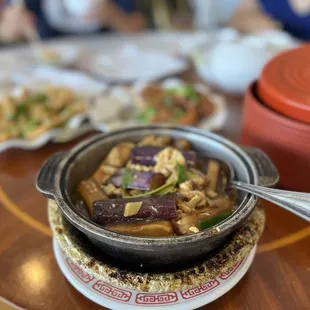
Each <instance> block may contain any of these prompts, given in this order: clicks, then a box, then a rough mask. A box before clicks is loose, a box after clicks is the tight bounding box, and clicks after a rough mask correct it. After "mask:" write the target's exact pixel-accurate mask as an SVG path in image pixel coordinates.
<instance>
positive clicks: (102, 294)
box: [53, 238, 256, 310]
mask: <svg viewBox="0 0 310 310" xmlns="http://www.w3.org/2000/svg"><path fill="white" fill-rule="evenodd" d="M53 247H54V253H55V257H56V261H57V263H58V265H59V267H60V269H61V271H62V273H63V274H64V276H65V277H66V278H67V280H68V281H69V282H70V283H71V285H72V286H73V287H74V288H76V289H77V290H78V291H79V292H80V293H81V294H82V295H84V296H85V297H87V298H88V299H90V300H92V301H93V302H95V303H97V304H99V305H101V306H104V307H108V308H110V309H115V310H117V309H158V308H159V307H160V308H165V309H178V310H182V309H196V308H198V307H201V306H203V305H206V304H209V303H211V302H212V301H214V300H216V299H217V298H219V297H221V296H222V295H224V294H225V293H227V292H228V291H229V290H231V289H232V288H233V287H234V286H235V285H236V284H237V283H238V282H239V281H240V280H241V279H242V278H243V276H244V275H245V274H246V272H247V271H248V269H249V268H250V266H251V264H252V262H253V259H254V256H255V252H256V246H255V247H254V248H253V249H252V250H251V252H250V253H249V255H248V256H246V257H245V258H244V259H243V260H242V261H240V262H239V263H237V264H236V265H234V266H232V267H231V268H229V269H228V270H227V271H226V272H224V273H222V274H221V275H219V276H218V277H216V278H214V279H213V280H210V281H208V282H207V283H205V284H203V285H201V286H197V287H194V288H191V289H187V290H183V291H175V292H167V293H148V292H142V291H137V290H130V289H123V288H120V287H116V286H113V285H111V284H108V283H106V282H103V281H101V280H98V279H97V278H95V277H94V276H92V275H90V274H88V273H87V272H85V271H84V270H82V269H81V268H80V267H79V266H78V265H76V264H74V263H73V262H72V261H71V260H70V258H68V257H67V256H66V255H65V254H64V252H63V251H62V250H61V248H60V247H59V245H58V243H57V241H56V239H55V238H54V239H53Z"/></svg>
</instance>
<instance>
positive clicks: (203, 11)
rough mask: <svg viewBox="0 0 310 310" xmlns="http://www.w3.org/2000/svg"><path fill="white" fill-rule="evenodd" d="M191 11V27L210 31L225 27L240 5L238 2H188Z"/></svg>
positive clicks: (225, 0) (233, 0)
mask: <svg viewBox="0 0 310 310" xmlns="http://www.w3.org/2000/svg"><path fill="white" fill-rule="evenodd" d="M189 4H190V5H191V7H192V9H193V26H194V27H195V28H196V29H202V30H210V29H214V28H219V27H225V26H226V24H227V22H228V21H229V20H230V19H231V18H232V16H233V14H234V13H235V12H236V10H237V9H238V7H239V5H240V0H216V1H214V0H189Z"/></svg>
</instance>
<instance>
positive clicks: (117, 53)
mask: <svg viewBox="0 0 310 310" xmlns="http://www.w3.org/2000/svg"><path fill="white" fill-rule="evenodd" d="M187 66H188V64H187V62H186V61H184V60H182V59H180V58H178V57H175V56H173V55H170V54H168V53H165V52H162V51H159V50H157V51H155V50H143V49H140V48H138V47H137V46H135V45H133V44H123V45H122V46H120V48H119V49H117V50H115V49H107V50H106V51H105V52H104V53H102V54H97V56H94V57H91V58H89V59H88V61H87V63H85V64H82V67H85V69H86V70H88V71H89V72H90V73H91V74H94V75H95V76H97V77H100V78H104V79H106V80H109V81H114V82H133V81H138V80H149V81H150V80H151V81H152V80H157V79H160V78H163V77H165V76H169V75H175V74H178V73H181V72H183V71H184V70H185V69H186V68H187Z"/></svg>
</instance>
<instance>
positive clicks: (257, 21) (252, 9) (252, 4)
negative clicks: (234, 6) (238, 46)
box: [228, 0, 281, 33]
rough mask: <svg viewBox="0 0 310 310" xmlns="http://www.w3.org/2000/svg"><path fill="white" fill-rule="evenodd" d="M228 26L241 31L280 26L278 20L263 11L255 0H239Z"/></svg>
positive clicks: (257, 30)
mask: <svg viewBox="0 0 310 310" xmlns="http://www.w3.org/2000/svg"><path fill="white" fill-rule="evenodd" d="M228 26H229V27H233V28H235V29H237V30H239V31H240V32H243V33H254V32H260V31H263V30H271V29H279V28H281V24H280V23H279V22H277V21H276V20H274V19H272V18H271V17H270V16H268V15H267V14H266V13H264V12H263V10H262V9H261V8H260V6H259V3H258V2H257V0H241V5H240V7H239V9H238V10H237V12H236V13H235V14H234V16H233V17H232V19H231V20H230V21H229V23H228Z"/></svg>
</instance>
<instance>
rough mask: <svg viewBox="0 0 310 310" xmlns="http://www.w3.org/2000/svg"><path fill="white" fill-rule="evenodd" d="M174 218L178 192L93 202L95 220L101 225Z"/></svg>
mask: <svg viewBox="0 0 310 310" xmlns="http://www.w3.org/2000/svg"><path fill="white" fill-rule="evenodd" d="M174 218H176V193H170V194H167V195H164V196H150V197H143V198H125V199H110V200H100V201H95V202H94V203H93V220H94V222H96V223H98V224H100V225H108V224H118V223H126V222H141V221H154V220H171V219H174Z"/></svg>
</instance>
